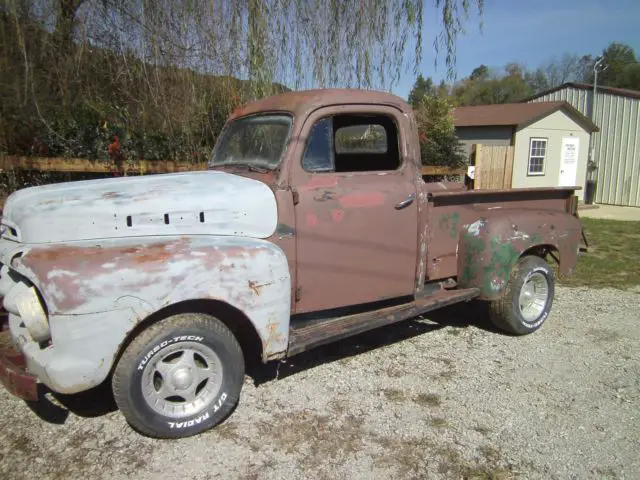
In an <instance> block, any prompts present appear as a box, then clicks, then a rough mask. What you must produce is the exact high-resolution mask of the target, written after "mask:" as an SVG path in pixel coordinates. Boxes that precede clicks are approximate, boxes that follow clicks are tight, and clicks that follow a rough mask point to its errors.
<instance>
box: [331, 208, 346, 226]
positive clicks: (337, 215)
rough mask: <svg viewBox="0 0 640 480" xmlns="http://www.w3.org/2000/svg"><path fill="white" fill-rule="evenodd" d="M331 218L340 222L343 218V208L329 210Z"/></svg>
mask: <svg viewBox="0 0 640 480" xmlns="http://www.w3.org/2000/svg"><path fill="white" fill-rule="evenodd" d="M331 218H333V221H334V222H336V223H340V222H341V221H342V219H343V218H344V210H338V209H337V208H336V209H334V210H331Z"/></svg>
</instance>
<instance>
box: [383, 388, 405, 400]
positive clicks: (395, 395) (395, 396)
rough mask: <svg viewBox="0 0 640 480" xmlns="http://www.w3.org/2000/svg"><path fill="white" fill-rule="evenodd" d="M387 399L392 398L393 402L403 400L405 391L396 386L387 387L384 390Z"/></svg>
mask: <svg viewBox="0 0 640 480" xmlns="http://www.w3.org/2000/svg"><path fill="white" fill-rule="evenodd" d="M382 393H384V396H385V397H386V398H387V400H391V401H392V402H401V401H402V400H404V393H403V392H402V391H400V390H396V389H395V388H387V389H385V390H383V391H382Z"/></svg>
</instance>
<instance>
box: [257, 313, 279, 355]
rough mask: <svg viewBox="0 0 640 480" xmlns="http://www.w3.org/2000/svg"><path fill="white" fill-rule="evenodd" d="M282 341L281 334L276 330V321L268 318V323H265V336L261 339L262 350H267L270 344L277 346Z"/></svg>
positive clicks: (269, 348)
mask: <svg viewBox="0 0 640 480" xmlns="http://www.w3.org/2000/svg"><path fill="white" fill-rule="evenodd" d="M283 343H284V342H283V338H282V335H281V334H280V333H279V332H278V322H276V321H274V320H273V319H270V320H269V323H267V338H266V339H265V340H263V341H262V349H263V351H265V352H269V351H270V350H271V346H272V345H276V346H277V347H278V348H279V347H281V346H282V344H283Z"/></svg>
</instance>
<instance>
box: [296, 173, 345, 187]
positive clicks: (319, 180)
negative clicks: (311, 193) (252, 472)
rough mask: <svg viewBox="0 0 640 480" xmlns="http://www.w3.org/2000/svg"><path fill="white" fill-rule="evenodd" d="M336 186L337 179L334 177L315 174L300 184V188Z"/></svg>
mask: <svg viewBox="0 0 640 480" xmlns="http://www.w3.org/2000/svg"><path fill="white" fill-rule="evenodd" d="M337 186H338V179H337V178H336V177H332V176H326V177H325V176H316V177H312V178H311V180H309V181H308V182H307V183H305V184H304V185H300V188H301V189H309V190H313V189H316V188H331V187H337Z"/></svg>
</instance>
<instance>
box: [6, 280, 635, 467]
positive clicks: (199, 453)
mask: <svg viewBox="0 0 640 480" xmlns="http://www.w3.org/2000/svg"><path fill="white" fill-rule="evenodd" d="M639 339H640V294H639V293H634V292H619V291H616V290H590V289H586V288H579V289H569V288H562V287H560V288H558V291H557V292H556V303H555V305H554V309H553V313H552V315H551V317H550V319H549V321H548V322H547V324H546V325H545V326H544V327H543V328H542V330H540V331H539V332H536V333H535V334H533V335H529V336H527V337H519V338H516V337H508V336H504V335H501V334H498V333H496V332H494V331H491V329H490V327H488V326H486V322H485V321H484V320H483V319H482V315H480V313H479V312H478V310H477V309H471V308H468V306H455V307H452V308H449V309H447V310H444V311H441V312H437V313H434V314H431V315H429V316H428V319H424V320H415V321H409V322H405V323H402V324H399V325H396V326H392V327H388V328H384V329H379V330H377V331H374V332H370V333H368V334H365V335H361V336H359V337H355V338H353V339H350V340H347V341H342V342H340V343H337V344H333V345H330V346H328V347H325V348H320V349H317V350H315V351H312V352H308V353H307V354H304V355H301V356H299V357H297V358H296V357H294V358H293V359H291V361H290V362H289V363H284V364H280V365H279V368H277V369H276V366H277V365H269V366H266V367H261V368H254V369H253V370H252V372H250V373H251V374H252V376H251V377H247V380H246V384H245V388H244V390H243V395H242V398H241V402H240V406H239V407H238V408H237V409H236V411H235V413H234V414H233V415H232V416H231V417H230V418H229V419H228V420H227V421H226V422H225V423H224V424H223V425H221V426H220V427H218V428H217V429H215V430H212V431H209V432H206V433H204V434H202V435H200V436H197V437H191V438H188V439H184V440H178V441H160V440H153V439H149V438H146V437H142V436H140V435H138V434H136V433H135V432H134V431H132V430H131V429H130V428H129V427H128V426H127V424H126V423H125V422H124V420H123V419H122V417H121V416H120V415H119V413H118V412H117V411H114V410H113V405H112V399H109V396H108V394H107V393H105V392H92V394H91V395H84V396H75V397H71V398H63V399H61V401H62V402H63V404H64V405H65V406H66V407H67V408H61V407H60V406H56V405H54V404H51V403H49V404H47V403H42V404H39V405H36V406H31V408H29V406H27V405H26V404H25V403H23V402H21V401H19V400H17V399H15V398H13V397H11V396H10V395H9V394H7V393H6V392H5V391H4V390H0V404H1V405H2V413H1V414H0V478H3V479H18V478H40V479H46V478H55V479H58V478H60V479H62V478H65V479H66V478H78V479H80V478H139V479H147V478H149V479H151V478H185V479H212V478H246V479H257V478H267V479H270V478H274V479H275V478H278V479H280V478H287V479H289V478H328V479H340V478H348V479H350V480H353V479H358V478H363V479H365V478H366V479H370V478H401V479H408V478H434V479H437V478H496V479H501V478H541V479H542V478H544V479H553V478H562V479H564V478H571V479H572V478H576V479H584V478H630V479H635V478H640V455H639V454H638V452H639V451H640V408H639V406H640V348H639V347H638V340H639ZM276 375H277V378H276ZM41 417H42V418H41Z"/></svg>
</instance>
